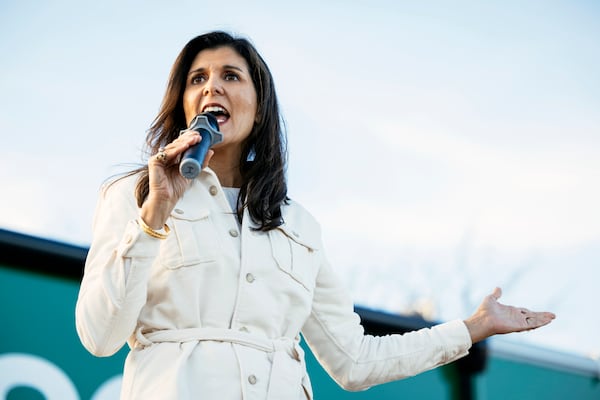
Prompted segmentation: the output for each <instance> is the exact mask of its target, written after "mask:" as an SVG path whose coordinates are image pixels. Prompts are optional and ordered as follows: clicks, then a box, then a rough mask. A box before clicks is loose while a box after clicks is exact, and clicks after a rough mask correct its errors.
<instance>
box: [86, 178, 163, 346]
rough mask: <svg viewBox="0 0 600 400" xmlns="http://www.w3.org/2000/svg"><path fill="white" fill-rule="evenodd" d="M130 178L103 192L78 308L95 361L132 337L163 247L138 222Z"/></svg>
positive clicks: (96, 213)
mask: <svg viewBox="0 0 600 400" xmlns="http://www.w3.org/2000/svg"><path fill="white" fill-rule="evenodd" d="M130 179H131V177H130V178H124V179H122V180H119V181H117V182H115V183H113V184H112V185H110V186H109V187H108V188H105V189H103V190H102V193H101V195H100V198H99V200H98V204H97V207H96V212H95V215H94V223H93V238H92V244H91V246H90V250H89V253H88V255H87V259H86V263H85V271H84V275H83V280H82V282H81V287H80V290H79V297H78V299H77V305H76V307H75V322H76V328H77V333H78V335H79V338H80V340H81V342H82V343H83V345H84V346H85V348H86V349H87V350H88V351H90V352H91V353H92V354H94V355H96V356H110V355H112V354H114V353H116V352H117V351H118V350H119V349H120V348H121V347H122V346H123V345H124V344H125V342H126V340H127V339H128V338H129V337H130V336H131V335H132V334H133V333H134V330H135V327H136V323H137V319H138V316H139V314H140V310H141V309H142V307H143V306H144V304H145V302H146V295H147V282H148V279H149V276H150V270H151V266H152V262H153V260H154V258H155V257H156V256H157V254H158V250H159V246H160V244H159V242H160V240H159V239H155V238H152V237H150V236H149V235H147V234H145V233H144V232H143V231H142V230H141V228H140V227H139V225H138V224H137V222H136V221H137V217H138V215H139V209H138V208H137V205H136V203H135V198H134V195H133V188H132V187H131V185H129V184H128V183H127V181H129V180H130Z"/></svg>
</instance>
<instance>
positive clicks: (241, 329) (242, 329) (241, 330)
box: [239, 326, 250, 333]
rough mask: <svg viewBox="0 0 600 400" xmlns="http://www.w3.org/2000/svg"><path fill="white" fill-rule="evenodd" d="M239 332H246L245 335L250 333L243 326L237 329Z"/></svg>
mask: <svg viewBox="0 0 600 400" xmlns="http://www.w3.org/2000/svg"><path fill="white" fill-rule="evenodd" d="M239 331H240V332H246V333H248V332H250V331H249V330H248V328H246V327H245V326H242V327H241V328H240V329H239Z"/></svg>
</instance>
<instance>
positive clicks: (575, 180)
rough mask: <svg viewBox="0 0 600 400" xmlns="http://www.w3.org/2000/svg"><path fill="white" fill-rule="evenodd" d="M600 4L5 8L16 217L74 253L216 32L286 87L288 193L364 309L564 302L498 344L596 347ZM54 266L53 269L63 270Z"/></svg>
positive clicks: (8, 166)
mask: <svg viewBox="0 0 600 400" xmlns="http://www.w3.org/2000/svg"><path fill="white" fill-rule="evenodd" d="M599 18H600V3H598V2H594V1H585V0H577V1H526V2H523V1H512V0H508V1H502V2H478V1H456V2H444V1H429V2H412V1H378V0H370V1H368V2H367V1H356V2H343V1H329V2H322V1H321V2H317V1H304V2H294V3H291V2H290V3H286V2H277V1H272V2H268V1H266V2H247V1H237V0H234V1H228V2H204V1H191V0H187V1H184V0H177V1H171V2H168V3H167V2H160V1H145V2H142V1H128V2H119V1H114V0H107V1H103V2H81V1H67V0H65V1H48V2H43V1H3V2H1V3H0V32H1V35H0V54H1V56H0V105H1V107H0V132H1V135H2V139H3V140H2V146H1V147H0V182H1V183H2V195H1V196H0V228H4V229H7V230H11V231H16V232H23V233H27V234H30V235H34V236H39V237H42V238H48V239H52V240H57V241H61V242H65V243H69V244H73V245H78V246H87V245H88V244H89V242H90V240H91V220H92V215H93V211H94V206H95V203H96V198H97V194H98V188H99V187H100V185H101V184H102V182H103V181H104V180H105V179H106V178H108V177H109V176H111V175H113V174H115V173H118V172H122V171H125V170H127V169H130V168H131V167H132V166H133V165H135V164H136V163H140V162H143V160H142V153H141V150H142V144H143V141H144V138H145V133H146V130H147V129H148V128H149V126H150V124H151V122H152V120H153V119H154V117H155V115H156V112H157V110H158V107H159V104H160V102H161V99H162V95H163V93H164V90H165V87H166V81H167V77H168V73H169V69H170V67H171V65H172V63H173V61H174V59H175V57H176V55H177V54H178V52H179V51H180V49H181V48H182V47H183V46H184V45H185V43H186V42H187V41H188V40H189V39H191V38H192V37H194V36H196V35H198V34H201V33H204V32H206V31H209V30H213V29H223V30H226V31H229V32H233V33H238V34H240V35H243V36H246V37H248V38H250V39H251V40H252V42H253V43H254V44H255V45H256V47H257V48H258V50H259V52H261V54H262V55H263V57H264V58H265V60H266V61H267V63H268V64H269V66H270V68H271V71H272V73H273V75H274V77H275V82H276V85H277V90H278V94H279V100H280V104H281V108H282V111H283V114H284V118H285V121H286V126H287V132H288V139H289V154H290V157H289V166H288V178H289V195H290V196H291V197H292V198H294V199H296V200H297V201H299V202H301V203H302V204H303V205H304V206H305V207H306V208H307V209H308V210H310V211H311V212H312V213H313V214H314V215H315V216H316V217H317V219H318V220H319V221H320V222H321V224H322V228H323V232H324V240H325V244H326V249H327V253H328V256H329V258H330V260H331V261H332V263H333V264H334V266H335V268H336V269H337V270H338V271H339V274H340V275H341V276H342V278H343V279H344V281H345V283H346V285H347V286H348V288H349V290H350V291H351V292H352V295H353V297H354V299H355V301H356V303H357V304H360V305H362V306H364V307H368V308H372V309H378V310H385V311H386V312H390V313H395V314H403V315H420V316H423V317H425V318H426V319H430V320H448V319H453V318H464V317H466V316H468V315H469V314H470V313H471V312H472V311H473V310H474V309H475V307H476V306H477V305H478V304H479V302H480V300H481V299H482V298H483V296H485V295H487V294H488V293H490V292H491V291H492V290H493V288H494V287H495V286H500V287H502V288H503V290H504V295H503V298H502V300H501V301H503V302H505V303H510V304H516V305H522V306H526V307H528V308H531V309H536V310H550V311H553V312H555V313H556V314H557V319H556V320H555V321H554V322H553V323H552V324H551V325H550V326H548V327H546V328H544V329H541V330H539V331H536V332H529V333H523V334H515V335H509V336H506V337H500V338H494V339H493V340H494V341H497V342H498V343H500V342H505V343H509V344H510V343H521V344H522V343H524V344H531V345H534V346H537V347H542V348H546V349H550V350H556V351H560V352H566V353H569V354H576V355H580V356H584V357H588V358H591V359H594V360H597V359H598V357H600V341H598V337H600V318H598V311H597V304H598V302H597V300H596V298H595V295H594V293H597V286H598V282H600V268H599V267H600V208H599V207H598V204H600V185H598V182H599V181H600V74H598V71H600V52H599V51H598V43H599V40H600V24H598V21H599ZM48 268H52V266H48Z"/></svg>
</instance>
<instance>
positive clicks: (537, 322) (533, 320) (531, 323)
mask: <svg viewBox="0 0 600 400" xmlns="http://www.w3.org/2000/svg"><path fill="white" fill-rule="evenodd" d="M555 318H556V315H555V314H554V313H551V312H528V314H526V317H525V324H526V326H527V328H526V329H527V330H530V329H536V328H539V327H541V326H544V325H547V324H549V323H550V322H552V320H553V319H555Z"/></svg>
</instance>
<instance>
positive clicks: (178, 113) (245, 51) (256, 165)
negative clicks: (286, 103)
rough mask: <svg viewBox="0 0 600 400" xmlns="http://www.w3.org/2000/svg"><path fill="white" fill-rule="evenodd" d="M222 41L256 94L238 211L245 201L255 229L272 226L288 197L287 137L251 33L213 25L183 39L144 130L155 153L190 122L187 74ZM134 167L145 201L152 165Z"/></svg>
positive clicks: (270, 81)
mask: <svg viewBox="0 0 600 400" xmlns="http://www.w3.org/2000/svg"><path fill="white" fill-rule="evenodd" d="M218 47H230V48H232V49H233V50H235V51H236V52H237V53H238V54H239V55H240V56H242V57H243V58H244V59H245V60H246V63H247V64H248V67H249V70H250V75H251V77H252V82H253V83H254V88H255V90H256V95H257V104H258V107H257V118H256V122H255V124H254V127H253V128H252V131H251V132H250V135H249V136H248V138H247V139H246V141H245V142H244V144H243V146H242V153H241V157H240V163H239V165H240V173H241V175H242V185H241V188H240V194H239V197H238V201H237V204H238V207H237V210H236V213H237V217H238V220H239V221H240V222H241V221H242V215H243V212H244V208H246V207H247V208H248V212H249V214H250V217H251V218H252V221H253V222H254V223H255V224H257V225H258V228H257V229H259V230H262V231H268V230H271V229H274V228H277V227H278V226H280V225H281V224H282V223H283V219H282V216H281V206H282V205H283V204H285V203H286V202H287V200H288V198H287V183H286V179H285V167H286V161H287V149H286V138H285V131H284V130H283V121H282V120H281V116H280V114H279V105H278V102H277V95H276V93H275V86H274V83H273V76H272V75H271V71H269V68H268V67H267V64H266V63H265V61H264V60H263V58H262V57H261V56H260V54H258V52H257V51H256V49H255V48H254V46H253V45H252V44H251V43H250V42H249V41H248V40H247V39H245V38H241V37H233V36H232V35H230V34H228V33H226V32H221V31H215V32H210V33H206V34H204V35H200V36H197V37H195V38H194V39H192V40H190V41H189V42H188V43H187V44H186V45H185V47H184V48H183V50H181V52H180V53H179V55H178V56H177V59H176V60H175V63H174V64H173V67H172V69H171V74H170V77H169V82H168V85H167V90H166V93H165V96H164V98H163V102H162V105H161V107H160V111H159V113H158V116H157V117H156V119H155V120H154V122H153V123H152V125H151V127H150V129H149V130H148V134H147V136H146V147H147V150H148V153H149V155H153V154H156V153H157V152H158V149H159V148H160V147H161V146H165V145H166V144H168V143H170V142H172V141H173V140H175V139H176V138H177V137H178V136H179V132H180V131H181V130H182V129H186V128H187V121H186V120H185V115H184V111H183V92H184V90H185V87H186V79H187V74H188V72H189V70H190V67H191V65H192V62H193V61H194V59H195V58H196V55H197V54H198V53H199V52H201V51H202V50H205V49H214V48H218ZM133 173H140V177H139V180H138V183H137V187H136V191H135V194H136V198H137V202H138V205H139V206H140V207H141V205H142V204H143V202H144V201H145V199H146V197H147V196H148V192H149V184H148V166H147V165H146V166H144V167H141V168H139V169H137V170H135V171H132V174H133Z"/></svg>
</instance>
